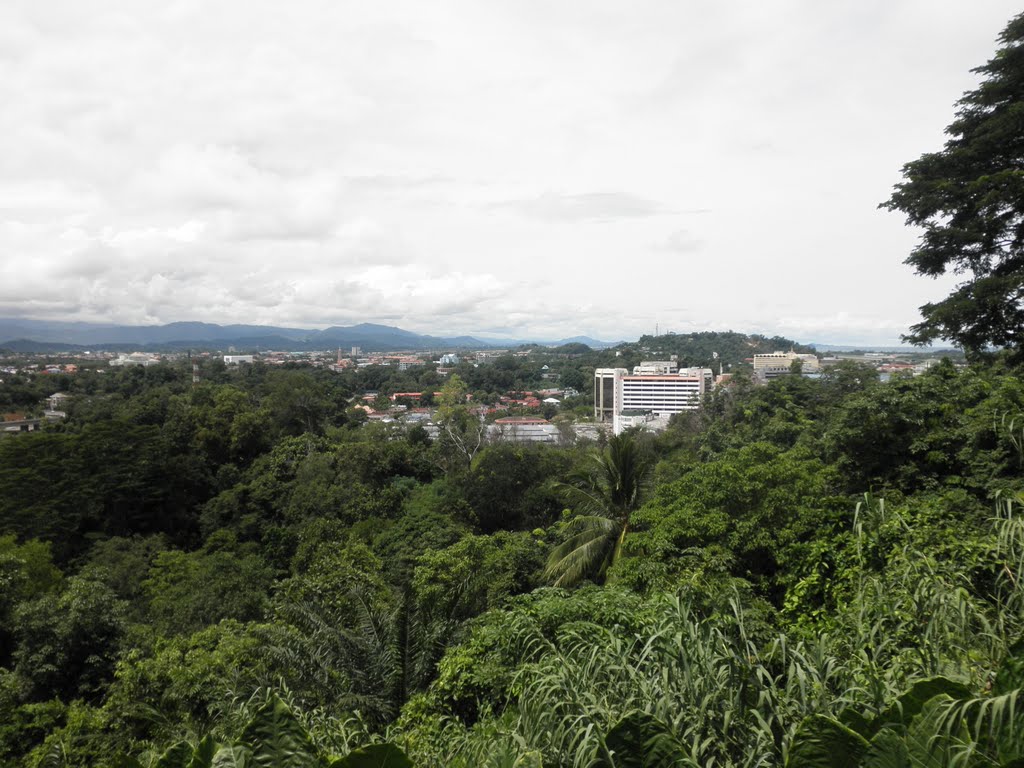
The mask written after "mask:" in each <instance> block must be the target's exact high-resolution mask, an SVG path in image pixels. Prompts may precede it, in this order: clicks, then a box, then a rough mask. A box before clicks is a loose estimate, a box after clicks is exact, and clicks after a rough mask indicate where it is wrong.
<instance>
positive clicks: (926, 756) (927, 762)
mask: <svg viewBox="0 0 1024 768" xmlns="http://www.w3.org/2000/svg"><path fill="white" fill-rule="evenodd" d="M952 702H953V699H952V698H951V697H949V696H947V695H946V694H939V695H938V696H933V697H932V698H931V699H929V700H928V701H927V702H925V704H924V706H923V707H922V708H921V713H920V714H919V715H918V716H917V717H915V718H914V719H913V721H912V722H911V723H910V726H909V727H908V728H907V740H906V744H907V752H908V754H909V755H910V764H911V765H912V766H914V767H915V768H946V766H948V765H950V764H951V763H952V761H953V759H954V757H955V756H956V755H957V754H958V753H959V752H962V747H963V746H964V745H965V744H966V743H967V741H966V739H965V737H966V732H965V729H964V728H963V725H962V724H960V723H953V724H950V723H948V722H947V717H946V713H947V712H948V709H949V705H950V704H951V703H952Z"/></svg>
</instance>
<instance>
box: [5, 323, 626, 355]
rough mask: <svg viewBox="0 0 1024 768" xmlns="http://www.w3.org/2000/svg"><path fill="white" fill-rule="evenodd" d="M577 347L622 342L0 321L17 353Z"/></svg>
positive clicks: (353, 329) (375, 330) (374, 329)
mask: <svg viewBox="0 0 1024 768" xmlns="http://www.w3.org/2000/svg"><path fill="white" fill-rule="evenodd" d="M570 342H578V343H583V344H586V345H587V346H589V347H594V348H598V349H599V348H603V347H609V346H614V345H615V344H616V343H617V342H605V341H599V340H597V339H591V338H589V337H586V336H576V337H573V338H569V339H561V340H559V341H554V342H552V341H546V342H536V341H523V340H514V339H478V338H474V337H472V336H454V337H439V336H428V335H423V334H419V333H413V332H412V331H406V330H403V329H402V328H395V327H393V326H389V325H378V324H376V323H359V324H358V325H352V326H333V327H331V328H325V329H323V330H313V329H304V328H282V327H276V326H267V325H216V324H213V323H197V322H182V323H169V324H167V325H139V326H133V325H102V324H97V323H63V322H51V321H46V320H23V319H5V318H0V349H9V350H11V351H14V352H56V351H61V350H68V351H72V350H85V349H102V350H136V349H150V350H176V349H227V348H228V347H235V349H236V350H239V351H251V350H269V349H274V350H287V351H311V350H321V349H324V350H325V349H337V348H339V347H340V348H342V349H349V348H351V347H361V348H362V349H363V350H365V351H368V352H369V351H373V352H390V351H397V350H410V351H426V350H446V349H465V348H476V349H482V348H486V347H509V346H518V345H520V344H530V343H543V344H551V345H561V344H568V343H570Z"/></svg>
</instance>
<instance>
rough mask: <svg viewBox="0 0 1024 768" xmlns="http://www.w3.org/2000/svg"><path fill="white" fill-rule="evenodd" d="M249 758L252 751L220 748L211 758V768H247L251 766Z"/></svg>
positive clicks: (241, 747) (241, 748) (238, 748)
mask: <svg viewBox="0 0 1024 768" xmlns="http://www.w3.org/2000/svg"><path fill="white" fill-rule="evenodd" d="M251 757H252V751H251V750H250V749H248V748H247V747H243V746H239V745H235V746H233V747H221V748H220V749H218V750H217V753H216V754H215V755H214V756H213V763H212V765H211V768H249V766H251V765H252V760H251V759H250V758H251Z"/></svg>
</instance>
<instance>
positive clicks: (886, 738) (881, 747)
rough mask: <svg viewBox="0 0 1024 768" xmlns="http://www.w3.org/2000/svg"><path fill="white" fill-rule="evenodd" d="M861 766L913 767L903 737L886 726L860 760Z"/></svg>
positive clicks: (881, 767)
mask: <svg viewBox="0 0 1024 768" xmlns="http://www.w3.org/2000/svg"><path fill="white" fill-rule="evenodd" d="M860 766H861V768H911V764H910V753H909V752H907V745H906V743H905V742H904V741H903V737H901V736H900V735H899V734H897V733H896V732H895V731H892V730H889V729H888V728H884V729H882V730H881V731H879V732H878V733H876V734H875V737H874V738H873V739H871V741H870V743H869V744H868V748H867V751H866V752H865V753H864V757H863V759H862V760H861V762H860Z"/></svg>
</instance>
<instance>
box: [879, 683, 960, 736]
mask: <svg viewBox="0 0 1024 768" xmlns="http://www.w3.org/2000/svg"><path fill="white" fill-rule="evenodd" d="M939 694H945V695H946V696H949V698H951V699H956V700H960V699H969V698H971V696H972V694H971V691H970V689H969V688H967V686H966V685H964V684H963V683H958V682H956V681H954V680H950V679H949V678H948V677H929V678H927V679H925V680H918V681H917V682H916V683H914V684H913V685H912V686H910V689H909V690H908V691H906V693H904V694H902V695H901V696H900V697H899V698H898V699H896V701H894V702H893V703H892V704H891V705H890V706H889V708H888V709H886V710H885V711H884V712H883V713H882V714H880V715H879V716H878V717H876V718H875V720H874V722H873V723H872V727H873V729H874V731H873V732H874V733H877V732H878V731H879V730H880V729H881V728H884V727H886V726H900V725H903V726H906V725H909V723H910V721H911V720H913V719H914V718H915V717H916V716H917V714H918V713H919V712H920V711H921V709H922V707H924V705H925V702H927V701H928V700H929V699H931V698H933V697H935V696H938V695H939Z"/></svg>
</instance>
